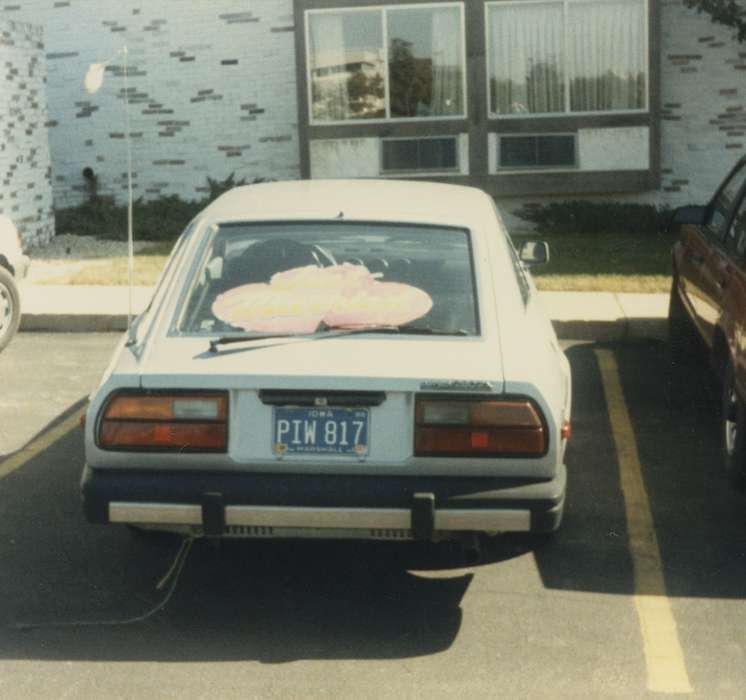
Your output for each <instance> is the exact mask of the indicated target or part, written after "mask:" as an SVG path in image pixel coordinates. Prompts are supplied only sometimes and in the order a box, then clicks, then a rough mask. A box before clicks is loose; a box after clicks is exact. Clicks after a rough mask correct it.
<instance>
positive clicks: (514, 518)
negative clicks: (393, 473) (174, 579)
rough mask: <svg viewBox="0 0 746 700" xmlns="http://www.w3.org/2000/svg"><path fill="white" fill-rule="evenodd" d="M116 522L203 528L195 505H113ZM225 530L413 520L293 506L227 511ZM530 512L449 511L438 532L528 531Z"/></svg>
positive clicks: (394, 511) (398, 512) (371, 511)
mask: <svg viewBox="0 0 746 700" xmlns="http://www.w3.org/2000/svg"><path fill="white" fill-rule="evenodd" d="M109 520H110V521H111V522H113V523H132V524H141V525H167V526H168V525H202V507H201V506H200V505H196V504H174V503H128V502H112V503H110V504H109ZM225 524H226V527H234V526H242V527H276V528H311V529H345V530H407V529H409V528H411V526H412V515H411V512H410V511H409V510H408V509H405V508H302V507H291V506H226V508H225ZM530 529H531V512H530V511H528V510H518V509H513V510H510V509H499V510H485V509H481V510H477V509H455V508H448V509H443V510H436V511H435V530H436V531H441V532H453V531H470V530H473V531H484V532H529V531H530Z"/></svg>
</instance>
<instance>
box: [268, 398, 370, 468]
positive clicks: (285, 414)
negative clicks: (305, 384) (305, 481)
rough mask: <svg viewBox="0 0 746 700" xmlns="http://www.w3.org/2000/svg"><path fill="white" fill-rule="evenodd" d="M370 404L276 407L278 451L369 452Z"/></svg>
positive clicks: (274, 422) (275, 439)
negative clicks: (332, 406)
mask: <svg viewBox="0 0 746 700" xmlns="http://www.w3.org/2000/svg"><path fill="white" fill-rule="evenodd" d="M369 423H370V420H369V414H368V409H367V408H326V407H324V408H300V407H298V408H296V407H285V406H283V407H277V408H275V409H274V415H273V421H272V424H273V431H272V432H273V434H272V446H273V451H274V453H275V454H278V455H284V454H287V453H306V454H350V455H357V456H362V455H365V454H367V452H368V426H369Z"/></svg>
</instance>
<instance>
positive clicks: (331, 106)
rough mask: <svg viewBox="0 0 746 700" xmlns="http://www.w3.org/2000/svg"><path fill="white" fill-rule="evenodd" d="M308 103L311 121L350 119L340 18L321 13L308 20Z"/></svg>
mask: <svg viewBox="0 0 746 700" xmlns="http://www.w3.org/2000/svg"><path fill="white" fill-rule="evenodd" d="M309 34H310V44H311V94H312V98H311V104H312V110H313V119H314V120H318V121H325V120H329V121H333V120H342V119H348V118H349V117H350V109H349V105H350V96H349V94H348V90H347V78H348V75H347V71H346V70H345V65H346V63H347V61H346V50H345V41H344V24H343V16H342V15H341V14H335V13H332V12H323V13H319V14H315V15H312V16H311V17H310V31H309Z"/></svg>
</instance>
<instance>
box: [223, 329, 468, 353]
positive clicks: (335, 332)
mask: <svg viewBox="0 0 746 700" xmlns="http://www.w3.org/2000/svg"><path fill="white" fill-rule="evenodd" d="M362 333H382V334H383V333H386V334H395V335H399V334H401V335H450V336H454V335H459V336H464V335H470V333H469V332H468V331H466V330H464V329H463V328H459V329H456V330H454V329H453V328H434V327H432V326H408V325H403V326H366V327H356V328H347V327H345V326H329V327H327V328H326V329H325V330H322V331H318V332H316V333H309V334H303V333H267V334H265V335H249V336H240V335H227V336H223V337H221V338H213V339H212V340H211V341H210V352H213V353H216V352H217V351H218V347H220V346H221V345H233V344H234V343H250V342H253V341H257V340H277V339H282V340H292V339H298V340H324V338H341V337H343V336H346V335H359V334H362Z"/></svg>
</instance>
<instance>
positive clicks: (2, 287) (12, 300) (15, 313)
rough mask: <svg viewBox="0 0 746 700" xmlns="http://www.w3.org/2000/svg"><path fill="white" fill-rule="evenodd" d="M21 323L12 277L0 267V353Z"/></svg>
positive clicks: (19, 307) (18, 299)
mask: <svg viewBox="0 0 746 700" xmlns="http://www.w3.org/2000/svg"><path fill="white" fill-rule="evenodd" d="M20 322H21V297H20V295H19V294H18V287H17V286H16V282H15V280H14V279H13V276H12V275H11V274H10V272H8V270H6V269H5V268H4V267H0V352H2V351H3V349H4V348H5V346H6V345H7V344H8V343H9V342H10V341H11V338H12V337H13V336H14V335H15V332H16V331H17V330H18V326H19V324H20Z"/></svg>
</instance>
